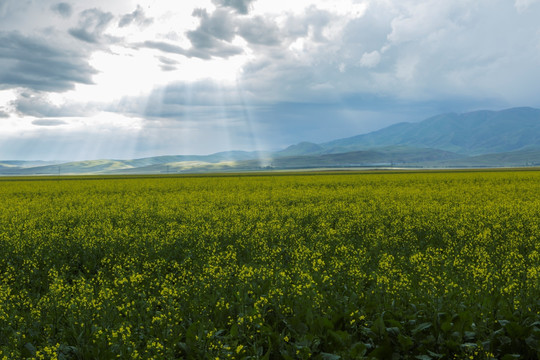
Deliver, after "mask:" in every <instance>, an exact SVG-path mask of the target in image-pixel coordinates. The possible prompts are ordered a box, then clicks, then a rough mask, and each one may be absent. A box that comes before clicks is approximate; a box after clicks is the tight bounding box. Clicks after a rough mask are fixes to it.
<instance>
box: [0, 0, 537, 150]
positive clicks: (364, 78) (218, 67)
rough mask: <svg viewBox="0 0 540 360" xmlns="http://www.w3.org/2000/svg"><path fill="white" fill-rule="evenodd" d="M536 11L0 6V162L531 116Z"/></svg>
mask: <svg viewBox="0 0 540 360" xmlns="http://www.w3.org/2000/svg"><path fill="white" fill-rule="evenodd" d="M538 19H540V1H539V0H448V1H447V0H288V1H281V0H182V1H178V0H135V1H131V0H116V1H109V0H85V1H81V0H77V1H75V0H72V1H69V0H66V1H61V2H59V1H57V0H53V1H51V0H0V160H8V159H11V160H14V159H17V160H35V159H40V160H91V159H101V158H113V159H131V158H140V157H146V156H156V155H179V154H210V153H214V152H219V151H228V150H246V151H254V150H260V151H264V150H276V149H280V148H284V147H286V146H288V145H291V144H294V143H298V142H301V141H310V142H315V143H321V142H325V141H330V140H334V139H337V138H344V137H348V136H353V135H357V134H361V133H366V132H370V131H374V130H377V129H380V128H383V127H385V126H388V125H390V124H393V123H397V122H403V121H408V122H415V121H420V120H423V119H425V118H427V117H430V116H434V115H437V114H440V113H447V112H458V113H462V112H467V111H473V110H479V109H490V110H499V109H503V108H510V107H515V106H532V107H540V96H538V94H540V22H539V21H538Z"/></svg>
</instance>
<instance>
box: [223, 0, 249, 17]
mask: <svg viewBox="0 0 540 360" xmlns="http://www.w3.org/2000/svg"><path fill="white" fill-rule="evenodd" d="M212 2H213V3H214V4H216V5H218V6H224V7H230V8H233V9H235V10H236V11H237V12H238V13H240V14H243V15H246V14H247V13H248V12H249V7H250V5H251V3H253V2H255V0H212Z"/></svg>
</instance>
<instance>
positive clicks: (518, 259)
mask: <svg viewBox="0 0 540 360" xmlns="http://www.w3.org/2000/svg"><path fill="white" fill-rule="evenodd" d="M539 354H540V172H538V171H498V172H438V173H437V172H418V173H414V172H411V173H386V174H384V173H343V174H337V173H335V174H289V175H278V174H271V175H251V176H240V175H239V176H219V177H218V176H202V177H182V176H168V177H165V176H163V177H154V178H152V177H132V178H129V177H126V178H114V177H101V178H100V177H87V178H69V177H63V178H60V177H59V178H18V179H10V178H4V179H1V180H0V359H104V360H106V359H183V358H187V359H328V360H334V359H420V360H429V359H505V360H506V359H518V358H521V359H538V358H539Z"/></svg>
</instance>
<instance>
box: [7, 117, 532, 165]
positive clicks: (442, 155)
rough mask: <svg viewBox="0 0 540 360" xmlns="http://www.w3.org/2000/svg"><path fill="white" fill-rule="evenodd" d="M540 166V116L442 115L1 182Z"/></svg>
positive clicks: (93, 162)
mask: <svg viewBox="0 0 540 360" xmlns="http://www.w3.org/2000/svg"><path fill="white" fill-rule="evenodd" d="M393 166H398V167H450V168H452V167H501V166H540V110H539V109H533V108H526V107H524V108H513V109H507V110H502V111H475V112H469V113H465V114H455V113H450V114H443V115H438V116H434V117H431V118H429V119H426V120H424V121H421V122H418V123H399V124H395V125H392V126H388V127H386V128H384V129H381V130H378V131H374V132H371V133H368V134H363V135H357V136H353V137H349V138H344V139H338V140H334V141H329V142H326V143H322V144H315V143H310V142H301V143H298V144H295V145H291V146H289V147H287V148H286V149H283V150H280V151H276V152H273V153H271V152H247V151H226V152H219V153H215V154H210V155H169V156H154V157H147V158H140V159H131V160H108V159H104V160H89V161H75V162H68V163H58V162H44V161H0V175H58V174H160V173H198V172H224V171H253V170H257V171H260V170H266V169H301V168H317V167H393Z"/></svg>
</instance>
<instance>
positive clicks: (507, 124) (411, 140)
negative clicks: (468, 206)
mask: <svg viewBox="0 0 540 360" xmlns="http://www.w3.org/2000/svg"><path fill="white" fill-rule="evenodd" d="M396 145H400V146H410V147H415V148H433V149H438V150H445V151H451V152H455V153H458V154H463V155H480V154H489V153H501V152H508V151H516V150H521V149H526V148H529V147H539V148H540V110H539V109H534V108H529V107H521V108H512V109H507V110H502V111H487V110H483V111H474V112H468V113H464V114H456V113H449V114H442V115H437V116H433V117H431V118H428V119H426V120H424V121H421V122H418V123H399V124H395V125H391V126H389V127H386V128H384V129H381V130H378V131H374V132H371V133H368V134H362V135H357V136H353V137H349V138H344V139H338V140H334V141H330V142H327V143H323V144H311V143H300V144H297V145H293V146H290V147H289V148H287V149H285V150H283V151H282V152H280V153H281V154H283V155H307V154H324V153H342V152H348V151H357V150H366V149H373V148H376V147H383V146H396Z"/></svg>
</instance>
